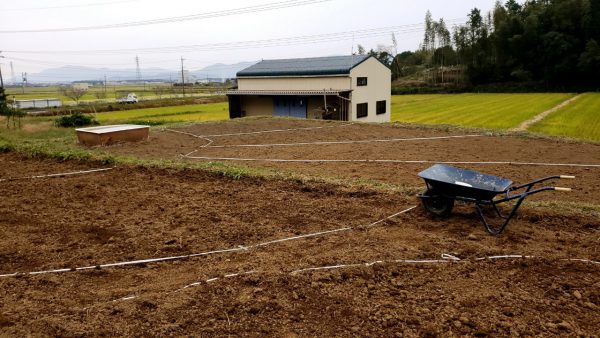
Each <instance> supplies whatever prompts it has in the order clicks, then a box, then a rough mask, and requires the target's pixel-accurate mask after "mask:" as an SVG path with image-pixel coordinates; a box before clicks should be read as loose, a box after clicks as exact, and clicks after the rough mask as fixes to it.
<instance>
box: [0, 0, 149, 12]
mask: <svg viewBox="0 0 600 338" xmlns="http://www.w3.org/2000/svg"><path fill="white" fill-rule="evenodd" d="M137 1H139V0H121V1H104V2H96V3H89V4H78V5H64V6H47V7H27V8H12V9H10V8H9V9H2V11H4V12H17V11H35V10H44V9H63V8H80V7H94V6H106V5H115V4H122V3H127V2H137Z"/></svg>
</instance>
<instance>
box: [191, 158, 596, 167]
mask: <svg viewBox="0 0 600 338" xmlns="http://www.w3.org/2000/svg"><path fill="white" fill-rule="evenodd" d="M185 157H187V158H190V159H197V160H208V161H243V162H280V163H396V164H432V163H442V164H465V165H468V164H472V165H518V166H542V167H543V166H546V167H576V168H600V164H578V163H543V162H511V161H432V160H366V159H315V160H310V159H275V158H245V157H216V156H185Z"/></svg>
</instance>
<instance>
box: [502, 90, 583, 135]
mask: <svg viewBox="0 0 600 338" xmlns="http://www.w3.org/2000/svg"><path fill="white" fill-rule="evenodd" d="M580 96H581V94H579V95H576V96H573V97H572V98H570V99H568V100H566V101H564V102H563V103H561V104H559V105H557V106H555V107H552V108H550V109H548V110H546V111H544V112H541V113H539V114H538V115H536V116H534V117H533V118H531V119H529V120H527V121H524V122H523V123H521V124H520V125H519V126H518V127H516V128H514V129H512V130H513V131H525V130H527V129H529V127H531V126H532V125H534V124H536V123H538V122H540V121H541V120H543V119H544V118H545V117H546V116H548V115H550V114H552V113H554V112H555V111H557V110H559V109H562V108H564V107H566V106H568V105H569V104H571V103H572V102H573V101H575V100H577V99H578V98H579V97H580Z"/></svg>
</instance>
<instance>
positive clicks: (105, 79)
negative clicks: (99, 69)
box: [104, 74, 106, 98]
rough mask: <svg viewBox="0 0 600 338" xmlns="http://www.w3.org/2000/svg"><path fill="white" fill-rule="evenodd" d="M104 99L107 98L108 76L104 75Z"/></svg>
mask: <svg viewBox="0 0 600 338" xmlns="http://www.w3.org/2000/svg"><path fill="white" fill-rule="evenodd" d="M104 98H106V74H104Z"/></svg>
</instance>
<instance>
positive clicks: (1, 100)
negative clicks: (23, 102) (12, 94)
mask: <svg viewBox="0 0 600 338" xmlns="http://www.w3.org/2000/svg"><path fill="white" fill-rule="evenodd" d="M24 115H25V113H23V111H21V110H20V109H16V108H13V107H11V106H10V105H9V104H8V100H7V96H6V93H5V91H4V87H0V116H4V117H5V118H6V128H10V121H11V120H12V122H13V123H12V125H13V127H15V128H17V127H18V128H21V118H22V117H23V116H24Z"/></svg>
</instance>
